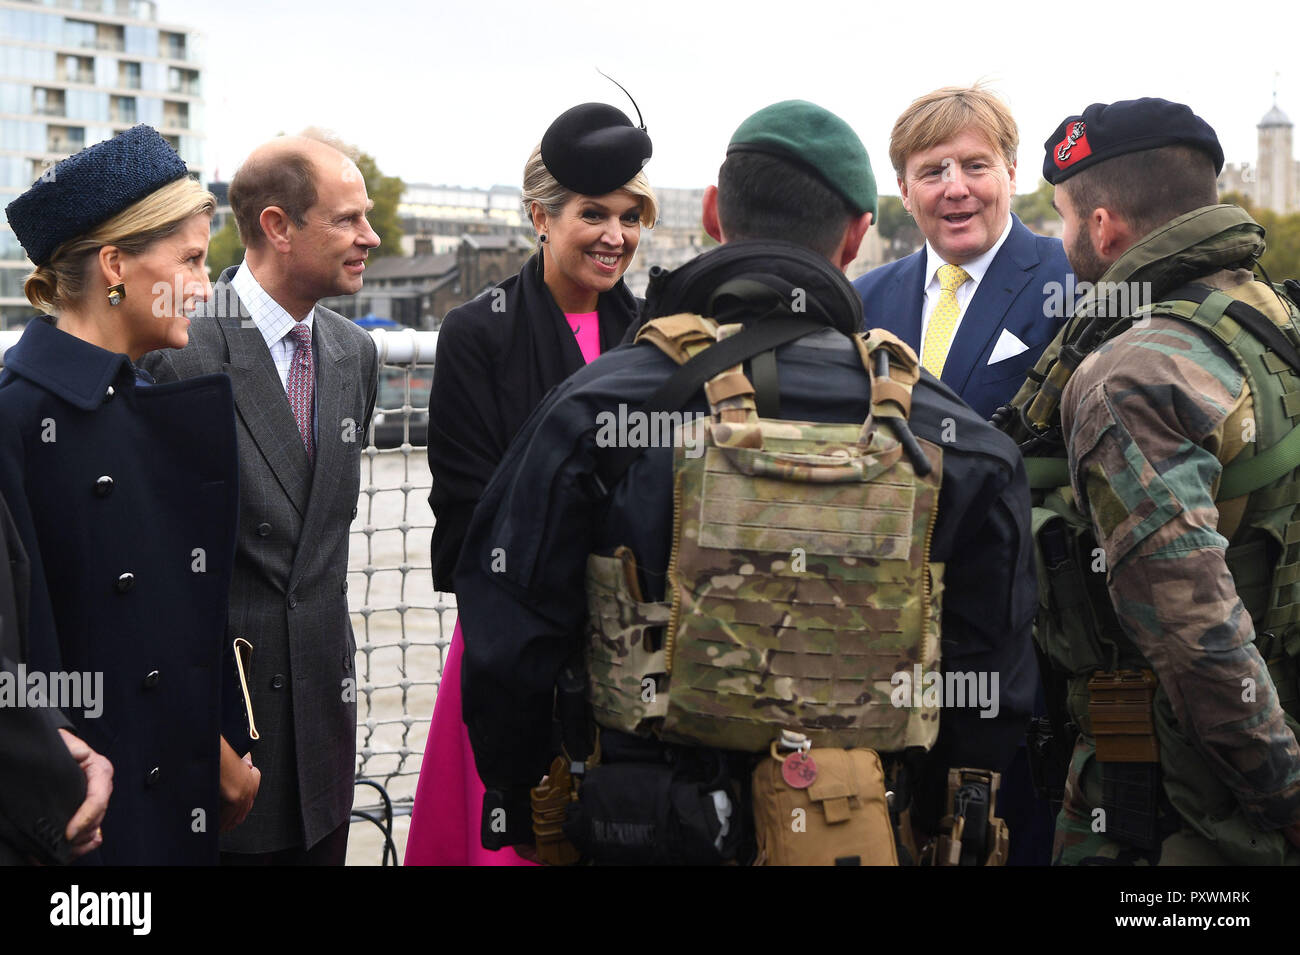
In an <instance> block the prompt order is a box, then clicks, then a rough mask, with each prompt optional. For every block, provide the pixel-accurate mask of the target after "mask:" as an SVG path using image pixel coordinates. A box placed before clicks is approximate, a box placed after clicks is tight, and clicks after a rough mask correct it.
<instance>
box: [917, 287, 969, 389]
mask: <svg viewBox="0 0 1300 955" xmlns="http://www.w3.org/2000/svg"><path fill="white" fill-rule="evenodd" d="M968 278H970V275H969V273H967V271H966V270H965V269H963V268H962V267H961V266H960V265H949V264H948V263H946V262H945V263H944V264H943V265H941V266H939V302H938V304H936V305H935V306H934V311H933V312H931V313H930V325H929V327H928V328H926V330H925V345H924V347H923V348H922V349H921V365H922V366H923V367H924V368H925V370H926V371H928V372H929V373H930V374H932V375H934V376H935V377H936V378H938V377H939V376H940V375H942V374H943V363H944V362H945V361H947V360H948V349H949V348H951V347H952V334H953V332H954V331H955V330H956V329H957V319H958V317H960V315H961V309H960V308H958V307H957V289H959V288H960V287H961V285H962V283H963V282H965V281H966V280H967V279H968Z"/></svg>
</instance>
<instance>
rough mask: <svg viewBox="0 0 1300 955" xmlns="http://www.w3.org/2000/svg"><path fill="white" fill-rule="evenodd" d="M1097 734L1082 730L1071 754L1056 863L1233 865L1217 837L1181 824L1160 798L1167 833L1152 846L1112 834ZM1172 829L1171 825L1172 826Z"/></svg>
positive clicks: (1054, 848)
mask: <svg viewBox="0 0 1300 955" xmlns="http://www.w3.org/2000/svg"><path fill="white" fill-rule="evenodd" d="M1096 756H1097V752H1096V748H1095V746H1094V744H1093V740H1092V739H1091V738H1089V737H1085V736H1082V735H1081V736H1080V737H1079V741H1078V742H1077V743H1076V744H1075V747H1074V753H1073V754H1072V755H1071V757H1070V774H1069V776H1068V777H1067V778H1066V780H1065V800H1064V802H1063V804H1062V806H1061V812H1060V814H1059V815H1058V816H1057V817H1056V839H1055V840H1054V842H1053V844H1052V865H1121V866H1124V865H1129V866H1148V865H1160V866H1178V865H1230V864H1231V863H1230V862H1229V861H1228V859H1226V858H1225V857H1224V856H1223V854H1222V853H1220V852H1219V850H1218V849H1217V848H1216V847H1215V845H1214V843H1212V842H1210V841H1209V840H1208V839H1205V838H1204V837H1203V836H1201V835H1199V834H1197V833H1195V832H1193V831H1192V830H1190V829H1188V828H1187V827H1186V826H1183V825H1181V820H1179V819H1177V818H1176V816H1175V814H1174V812H1173V809H1172V808H1170V807H1169V806H1168V804H1167V803H1165V802H1164V800H1161V803H1162V804H1163V805H1162V808H1161V809H1160V810H1158V811H1159V812H1160V814H1161V815H1160V818H1159V823H1160V831H1161V832H1168V833H1169V834H1168V835H1166V836H1165V837H1164V839H1162V840H1161V841H1160V843H1159V844H1158V845H1157V846H1156V848H1154V849H1141V848H1138V847H1136V846H1133V845H1129V844H1127V843H1125V842H1121V841H1119V840H1117V839H1114V838H1112V837H1110V836H1108V835H1107V834H1106V832H1105V815H1104V813H1098V812H1097V811H1096V810H1099V809H1100V808H1101V805H1102V783H1101V764H1100V763H1098V762H1097V759H1096ZM1171 830H1172V831H1171Z"/></svg>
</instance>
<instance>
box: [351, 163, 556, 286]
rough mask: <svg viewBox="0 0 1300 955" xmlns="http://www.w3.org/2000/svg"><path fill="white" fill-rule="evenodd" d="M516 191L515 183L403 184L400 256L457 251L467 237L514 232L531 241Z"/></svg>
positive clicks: (528, 226)
mask: <svg viewBox="0 0 1300 955" xmlns="http://www.w3.org/2000/svg"><path fill="white" fill-rule="evenodd" d="M519 195H520V193H519V190H518V189H517V188H515V187H513V186H493V187H492V188H490V189H474V188H469V187H465V186H431V185H429V184H428V183H422V182H415V183H407V184H406V188H405V189H404V190H403V192H402V199H401V202H399V203H398V205H397V217H398V219H399V220H400V222H401V224H402V254H403V255H421V254H433V255H443V254H446V253H449V252H455V251H456V250H457V249H458V248H459V247H460V240H461V236H465V235H474V236H489V235H495V236H509V235H516V236H520V237H522V238H524V239H526V240H528V241H531V240H532V234H533V227H532V224H531V223H530V222H528V221H527V220H526V219H525V217H524V208H523V205H522V204H521V203H520V201H519ZM368 278H369V273H368V272H367V279H368Z"/></svg>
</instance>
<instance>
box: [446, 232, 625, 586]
mask: <svg viewBox="0 0 1300 955" xmlns="http://www.w3.org/2000/svg"><path fill="white" fill-rule="evenodd" d="M639 305H640V302H639V301H638V300H637V298H636V297H635V296H633V295H632V293H631V292H630V291H628V288H627V286H626V285H625V284H624V283H623V282H621V281H620V282H619V283H618V284H617V285H615V286H614V288H612V289H611V290H610V291H608V292H605V293H604V294H602V295H601V296H600V297H599V299H598V301H597V305H596V310H597V311H598V312H599V313H600V350H601V353H602V354H603V353H604V352H606V351H608V350H609V349H611V348H613V347H614V346H615V345H617V344H618V343H619V340H620V339H621V338H622V337H623V334H624V332H626V331H627V329H628V327H629V326H630V325H631V324H632V322H633V320H634V319H635V318H636V315H637V309H638V307H639ZM584 364H585V362H584V361H583V358H582V350H581V349H580V348H579V347H578V343H577V341H576V340H575V339H574V337H573V331H572V329H570V328H569V323H568V321H567V320H566V319H565V317H564V313H563V312H561V311H560V308H559V306H558V305H556V304H555V299H554V298H552V297H551V293H550V291H549V290H548V289H547V287H546V284H545V282H543V280H542V270H541V253H540V252H539V253H537V254H536V255H534V256H533V257H532V258H530V259H529V260H528V261H527V262H525V263H524V267H523V268H522V269H520V270H519V274H518V275H512V276H511V277H510V278H508V279H506V280H505V281H504V282H501V283H500V284H499V285H497V286H495V287H493V288H490V289H488V290H487V291H486V292H484V293H483V294H482V295H480V296H478V298H476V299H474V300H473V301H471V302H466V303H465V304H464V305H461V306H459V307H458V308H453V309H452V310H451V311H450V312H448V313H447V317H446V318H445V319H444V320H443V323H442V328H441V329H440V330H439V332H438V352H437V355H436V358H435V361H434V372H433V388H432V391H431V392H430V394H429V471H430V472H431V473H432V475H433V489H432V491H431V492H430V493H429V504H430V506H432V508H433V514H434V519H435V524H434V528H433V582H434V586H435V587H436V588H437V589H438V590H441V591H444V592H447V593H450V592H452V591H453V590H454V585H453V583H452V571H453V570H454V569H455V566H456V559H457V557H458V556H459V555H460V547H461V542H462V541H463V540H464V538H465V528H466V527H468V526H469V519H470V516H471V515H472V514H473V513H474V505H475V504H477V503H478V499H479V495H481V494H482V493H483V488H484V487H485V486H487V482H488V480H489V478H491V477H492V472H493V471H494V470H496V466H497V463H498V462H499V461H500V460H501V458H502V457H503V456H504V455H505V453H506V448H508V447H509V446H510V442H511V440H512V439H513V438H514V436H515V433H516V432H518V430H519V429H520V428H521V427H522V426H523V423H524V421H525V420H527V418H528V416H529V415H530V414H532V411H533V409H534V408H536V407H537V406H538V405H539V404H540V403H541V401H542V399H543V398H544V397H546V393H547V392H548V391H550V390H551V389H552V388H553V387H555V386H556V385H558V384H559V383H560V382H562V381H563V380H564V379H565V378H567V377H569V375H571V374H573V373H574V372H575V371H577V370H578V369H579V368H581V367H583V365H584Z"/></svg>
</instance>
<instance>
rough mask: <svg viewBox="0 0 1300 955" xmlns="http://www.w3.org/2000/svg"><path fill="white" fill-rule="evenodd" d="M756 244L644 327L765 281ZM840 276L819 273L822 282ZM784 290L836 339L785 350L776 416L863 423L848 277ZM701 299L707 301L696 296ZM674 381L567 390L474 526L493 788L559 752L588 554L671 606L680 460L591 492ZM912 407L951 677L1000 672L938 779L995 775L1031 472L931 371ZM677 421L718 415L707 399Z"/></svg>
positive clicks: (475, 726)
mask: <svg viewBox="0 0 1300 955" xmlns="http://www.w3.org/2000/svg"><path fill="white" fill-rule="evenodd" d="M754 245H762V243H745V242H741V243H729V244H727V245H726V246H723V247H721V248H720V249H716V250H713V251H711V252H709V253H706V255H705V256H702V257H701V258H700V259H697V260H696V261H695V262H694V263H692V264H691V265H688V266H685V267H683V269H679V270H677V272H678V273H681V275H682V281H681V282H680V283H678V284H679V285H680V286H682V287H687V288H688V291H689V292H690V294H686V293H683V295H682V296H680V297H671V298H670V297H665V298H662V299H660V300H659V304H657V305H656V306H655V308H657V309H658V311H657V312H654V313H653V314H652V315H651V317H654V315H665V314H674V313H676V312H680V311H697V312H702V311H704V309H705V302H706V301H707V298H708V293H710V292H711V291H712V289H714V288H716V287H717V285H718V284H721V282H722V281H725V279H726V278H729V277H731V274H734V272H733V273H731V274H727V273H726V270H725V269H724V270H723V274H721V275H714V274H709V273H707V272H706V271H705V270H706V269H707V268H708V267H709V266H710V264H711V263H716V262H719V261H721V262H724V263H730V264H729V265H728V268H731V267H732V266H734V270H747V271H749V272H753V271H755V266H756V265H763V264H764V260H763V259H762V258H758V259H757V261H755V259H754V258H752V257H750V258H748V259H746V258H745V256H744V255H743V254H742V253H744V251H745V248H746V247H749V246H754ZM829 269H830V266H829V263H826V264H825V265H824V268H823V271H826V270H829ZM674 274H675V275H676V274H677V273H674ZM786 278H787V280H788V281H790V282H791V283H793V284H795V285H796V286H801V287H805V288H807V290H808V313H807V317H811V318H814V319H817V320H819V321H822V322H824V323H825V324H826V325H827V326H828V327H827V328H826V329H825V330H824V331H822V332H817V333H814V334H812V335H808V336H806V337H804V338H802V339H800V340H799V341H797V342H794V343H792V344H790V345H786V346H783V347H781V348H779V349H777V352H776V360H777V367H778V372H779V380H780V404H781V410H780V416H781V417H783V418H787V419H791V420H803V421H840V422H861V421H862V420H863V419H864V418H865V416H866V414H867V413H868V410H869V407H870V386H869V383H868V379H867V376H866V374H865V372H864V371H863V368H862V362H861V359H860V358H859V356H858V353H857V351H856V349H855V348H854V346H853V344H852V342H851V341H850V340H849V339H848V338H847V337H846V336H848V335H851V334H853V333H855V332H856V331H857V330H858V326H859V324H860V323H861V311H860V304H859V303H858V299H857V296H856V295H854V294H853V293H852V289H851V288H849V287H848V283H847V282H846V281H844V279H843V276H842V275H838V276H831V278H830V279H828V278H827V277H826V276H825V275H824V274H822V275H807V274H790V275H788V276H786ZM836 282H838V283H839V284H840V285H842V286H844V287H845V288H846V289H847V292H846V293H845V294H844V295H843V296H842V298H837V297H836V295H835V292H834V289H831V288H829V285H832V284H835V283H836ZM692 290H693V291H692ZM696 293H698V294H699V296H700V299H699V300H697V299H694V298H692V297H691V296H692V295H694V294H696ZM822 302H832V303H835V304H832V305H831V306H830V307H829V308H825V307H823V306H822V305H821V304H820V303H822ZM840 303H842V304H840ZM728 320H732V319H730V318H729V319H728ZM742 320H743V319H742ZM676 370H677V365H676V364H675V363H674V362H673V361H672V360H671V359H670V358H668V357H667V356H666V355H665V354H663V352H661V351H660V350H659V349H658V348H655V347H653V346H651V345H649V344H641V345H624V346H622V347H619V348H616V349H614V350H612V351H611V352H609V353H607V354H605V355H602V356H601V357H600V358H599V359H597V360H596V361H595V362H593V363H592V364H590V365H588V366H587V367H586V368H583V369H582V370H580V371H579V372H577V373H576V374H575V375H573V376H572V377H570V378H569V379H568V380H566V381H565V382H563V383H562V384H560V385H559V386H557V387H556V388H555V389H554V390H553V391H552V392H551V393H550V395H549V396H548V397H547V399H546V401H544V402H543V404H542V405H541V406H540V407H539V408H538V410H537V411H536V413H535V414H534V415H533V416H532V418H530V419H529V421H528V422H527V423H526V424H525V426H524V428H523V430H522V431H521V432H520V433H519V435H518V436H517V437H516V439H515V441H514V443H513V444H512V445H511V447H510V449H509V451H508V452H507V453H506V456H505V459H504V460H503V462H502V464H501V466H500V467H499V468H498V470H497V472H496V474H495V476H494V477H493V479H492V481H491V482H490V483H489V485H488V487H487V489H486V491H485V493H484V496H483V498H482V500H481V502H480V503H479V506H478V508H477V509H476V511H475V513H474V519H473V521H472V523H471V525H470V529H469V533H468V536H467V537H466V542H465V549H464V552H463V553H462V555H461V560H460V563H459V564H458V565H457V569H456V592H457V595H458V601H459V606H460V614H461V619H462V622H463V624H464V633H465V657H464V664H463V669H462V680H463V685H464V690H463V692H464V715H465V721H466V724H467V726H468V729H469V735H470V741H471V743H472V745H473V748H474V754H475V760H476V763H477V766H478V770H479V773H480V775H481V776H482V778H483V780H484V782H485V783H487V784H488V785H489V786H490V787H503V788H504V787H516V786H521V785H531V784H535V783H536V781H537V779H538V778H539V777H540V776H541V774H542V773H543V772H545V771H546V768H547V766H548V764H549V761H550V759H551V758H552V757H553V755H554V753H553V752H552V751H551V749H550V747H551V733H550V723H551V712H552V701H553V696H554V693H553V689H554V682H555V677H556V674H557V672H558V670H559V668H560V667H561V665H562V664H563V663H564V661H566V660H568V659H570V658H571V657H573V656H574V655H575V654H579V653H581V651H582V648H583V646H584V643H585V622H586V613H587V601H586V593H585V589H584V578H585V571H586V564H587V557H588V555H589V554H592V553H602V554H606V555H608V554H612V553H613V552H614V550H615V548H617V547H619V546H626V547H629V548H630V549H631V550H632V552H633V553H634V554H635V555H636V558H637V563H638V567H639V571H640V585H641V589H642V591H643V592H644V594H645V598H646V599H647V600H662V599H664V596H665V573H666V569H667V567H668V562H669V550H670V545H671V539H672V524H673V506H672V448H670V447H654V446H652V447H648V448H646V450H645V451H644V452H643V453H642V454H641V455H640V456H639V457H638V458H637V460H636V462H635V463H634V464H633V465H632V467H631V468H630V469H629V470H628V472H627V474H626V476H625V477H624V478H623V480H622V481H621V482H620V483H619V484H618V485H617V486H616V487H615V488H614V489H613V491H612V493H611V494H610V495H609V497H608V498H603V497H602V496H600V495H599V494H597V493H596V491H594V490H593V488H592V485H591V482H590V480H589V476H590V475H591V474H592V473H593V472H594V470H595V466H596V465H595V462H596V460H597V456H598V455H599V454H600V452H601V448H600V447H598V446H597V443H596V436H597V429H598V425H599V416H600V415H601V414H602V413H611V414H614V415H615V416H617V415H618V414H620V413H622V414H624V415H627V414H629V413H631V412H633V411H635V410H636V409H637V408H638V407H639V405H640V404H641V402H643V401H644V400H645V399H646V398H648V397H649V396H650V395H651V394H652V393H653V392H654V391H655V390H656V388H658V387H659V385H661V384H662V383H663V382H664V381H665V380H666V379H667V378H668V377H670V376H671V375H672V374H673V373H674V372H675V371H676ZM912 400H913V405H912V416H911V426H912V428H913V430H914V431H915V432H916V434H917V435H918V436H919V437H922V438H926V439H928V440H930V441H933V442H935V443H936V444H939V445H940V446H941V447H942V448H943V452H944V458H943V462H944V473H943V484H942V488H941V491H940V501H939V516H938V519H937V522H936V526H935V532H934V538H933V544H932V555H933V559H934V560H935V561H942V562H945V563H946V565H947V567H946V571H945V583H946V589H945V592H944V606H943V620H944V634H943V660H944V667H945V669H948V668H952V669H955V670H961V671H965V672H977V673H978V672H983V673H986V674H991V673H996V674H997V675H998V704H999V705H998V713H997V716H996V718H981V715H980V712H979V711H977V710H975V709H973V708H971V709H965V710H956V711H952V712H950V711H948V710H945V712H944V714H943V717H942V719H941V722H940V738H939V741H938V743H937V744H936V746H935V748H934V749H933V750H932V751H931V752H932V757H933V758H934V762H935V764H940V763H942V764H944V765H945V766H946V765H978V766H990V767H992V768H995V769H1001V768H1003V767H1005V765H1006V763H1007V762H1009V760H1010V759H1011V757H1012V756H1013V755H1014V753H1015V752H1016V749H1017V747H1018V745H1019V744H1020V742H1021V740H1022V739H1023V736H1024V728H1025V721H1026V718H1027V717H1028V715H1029V713H1030V711H1031V709H1032V706H1033V700H1034V692H1035V686H1036V680H1037V667H1036V665H1035V661H1034V657H1033V649H1032V644H1031V643H1030V626H1031V621H1032V617H1033V612H1034V603H1035V592H1036V587H1035V578H1034V571H1033V550H1032V539H1031V536H1030V533H1029V497H1028V487H1027V482H1026V478H1025V475H1024V466H1023V462H1021V460H1020V458H1019V455H1018V454H1017V453H1016V450H1015V446H1014V445H1013V444H1012V443H1011V442H1010V440H1009V439H1007V438H1006V437H1005V436H1004V435H1002V434H999V433H998V432H997V431H996V430H995V429H993V428H992V427H991V426H990V425H989V424H988V423H987V422H985V421H982V420H980V419H979V418H978V417H977V416H976V415H975V413H974V412H972V411H971V410H970V409H969V408H968V407H966V406H965V405H964V404H962V403H961V401H960V400H959V399H958V398H957V397H956V396H955V395H954V394H953V393H952V392H951V391H950V390H949V389H948V388H946V387H945V386H943V385H942V384H940V383H939V382H937V381H936V380H935V379H934V378H933V377H931V376H930V375H928V374H926V375H924V376H923V378H922V380H921V382H920V383H918V385H917V386H916V387H915V389H914V390H913V398H912ZM683 411H684V412H686V413H691V414H694V413H707V411H708V404H707V402H706V401H705V399H704V394H703V391H702V390H701V392H700V393H699V394H698V395H697V397H696V399H695V400H694V401H692V402H691V403H689V404H688V405H687V406H686V407H685V408H684V409H683Z"/></svg>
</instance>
